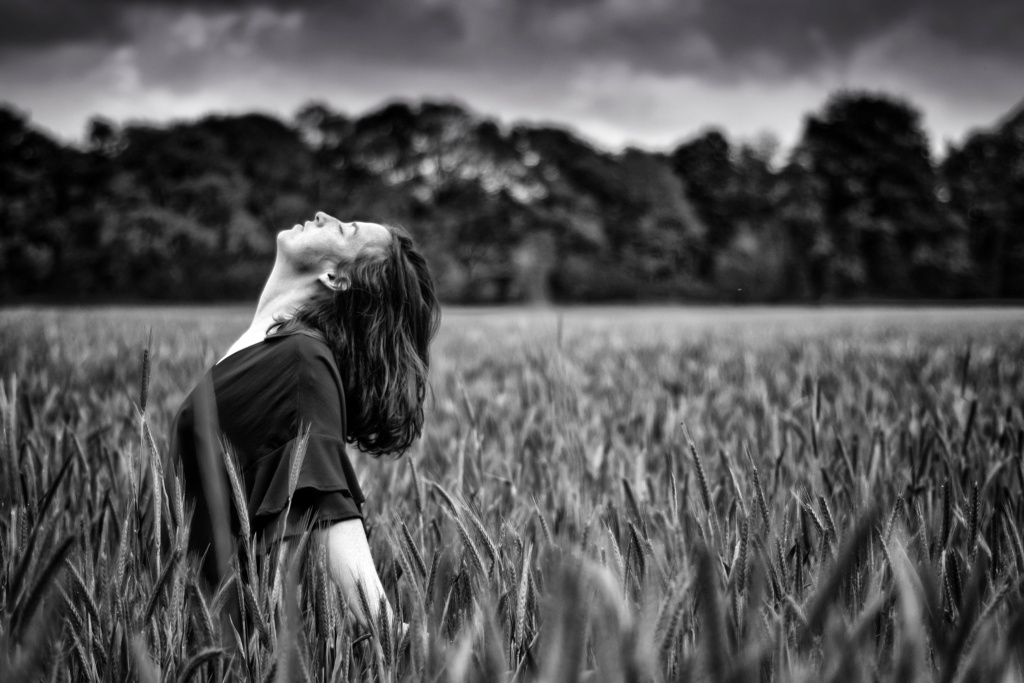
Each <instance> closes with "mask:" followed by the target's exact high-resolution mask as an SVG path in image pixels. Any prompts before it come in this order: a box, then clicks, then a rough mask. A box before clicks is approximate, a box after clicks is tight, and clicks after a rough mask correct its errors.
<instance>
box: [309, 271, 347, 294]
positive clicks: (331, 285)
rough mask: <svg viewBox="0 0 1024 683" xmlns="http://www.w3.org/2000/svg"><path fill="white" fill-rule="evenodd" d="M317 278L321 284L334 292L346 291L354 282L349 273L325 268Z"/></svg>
mask: <svg viewBox="0 0 1024 683" xmlns="http://www.w3.org/2000/svg"><path fill="white" fill-rule="evenodd" d="M317 280H319V281H320V284H322V285H323V286H324V287H327V289H330V290H331V291H333V292H338V291H342V292H344V291H345V290H346V289H348V288H349V286H350V285H351V284H352V281H351V279H350V278H349V276H348V274H347V273H345V272H342V271H340V270H339V271H337V272H335V271H333V270H325V271H324V272H322V273H320V277H318V278H317Z"/></svg>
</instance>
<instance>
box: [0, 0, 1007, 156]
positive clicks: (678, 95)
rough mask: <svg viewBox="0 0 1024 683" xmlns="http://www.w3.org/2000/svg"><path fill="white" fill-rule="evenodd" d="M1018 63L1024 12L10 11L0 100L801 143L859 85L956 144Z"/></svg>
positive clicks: (505, 0) (822, 6)
mask: <svg viewBox="0 0 1024 683" xmlns="http://www.w3.org/2000/svg"><path fill="white" fill-rule="evenodd" d="M1022 60H1024V1H1022V0H975V1H974V2H972V3H968V2H965V0H848V1H847V2H828V1H827V0H144V1H128V0H0V96H4V97H8V98H13V99H15V100H17V99H18V98H21V99H22V100H23V101H24V102H27V103H28V104H29V106H31V107H34V108H35V110H36V111H37V112H39V114H40V116H41V117H49V119H48V120H49V121H51V122H52V123H51V125H53V126H55V127H60V128H61V129H62V130H67V129H68V128H71V127H72V126H74V125H78V124H77V123H75V122H78V121H80V120H81V119H82V118H83V117H84V116H86V115H87V114H91V113H96V112H98V111H103V112H114V115H118V114H120V115H122V116H135V115H143V116H149V115H153V116H157V117H170V116H185V115H191V114H192V113H194V112H202V111H209V110H210V109H211V108H215V109H220V110H225V109H231V108H245V107H254V106H256V107H268V108H271V109H272V110H274V111H282V110H283V108H286V107H290V106H293V104H294V103H296V102H297V101H299V100H301V99H308V98H333V101H334V102H335V103H338V104H339V105H340V106H341V107H343V108H350V107H366V106H371V105H373V104H379V102H380V101H382V100H384V99H387V98H391V97H396V96H400V97H413V98H418V97H458V98H460V99H463V100H466V101H468V102H471V103H473V104H478V105H479V106H480V107H481V108H483V109H488V108H490V109H491V111H493V112H495V113H498V114H502V113H504V114H506V115H507V116H514V115H523V116H530V117H543V118H550V119H558V118H560V117H564V118H565V120H566V121H567V122H575V123H577V124H578V125H581V126H590V130H592V131H596V132H594V134H595V135H603V136H606V137H608V138H609V139H613V138H615V139H626V138H628V136H630V135H637V136H641V137H642V138H643V139H651V136H653V135H654V134H655V133H657V135H660V136H662V137H664V138H667V137H669V136H671V135H674V134H675V133H674V132H673V131H676V130H679V129H680V127H681V126H691V127H692V126H695V125H702V124H704V123H707V124H713V123H724V124H726V125H733V126H735V127H737V129H742V130H746V131H751V130H756V127H760V128H768V129H773V130H780V129H782V130H786V131H788V132H787V135H788V137H789V138H792V137H793V136H795V135H796V128H797V127H798V122H799V117H800V115H801V114H802V113H805V112H807V111H808V110H811V109H813V108H814V107H817V106H819V105H820V103H821V102H822V101H823V100H824V98H825V96H826V95H827V92H829V91H831V90H834V89H835V88H836V87H846V86H850V87H876V88H881V89H886V90H889V91H895V92H898V93H901V94H905V95H909V96H910V97H911V99H915V98H919V101H920V103H921V105H922V106H923V107H924V108H925V110H926V111H927V112H929V116H932V117H933V118H932V120H933V121H937V122H938V124H937V125H938V126H939V129H941V130H943V131H954V130H962V129H963V126H964V125H965V122H967V121H978V122H981V123H984V122H987V121H988V120H990V117H992V115H993V112H998V111H1000V110H1005V107H1006V106H1007V101H1009V102H1010V103H1012V102H1015V101H1017V100H1019V98H1020V96H1021V93H1022V91H1024V86H1022V79H1021V78H1019V75H1018V74H1017V67H1016V65H1017V64H1020V63H1024V61H1022ZM69 93H77V95H75V96H72V95H71V94H69ZM1007 93H1010V94H1009V95H1007ZM944 134H945V133H944Z"/></svg>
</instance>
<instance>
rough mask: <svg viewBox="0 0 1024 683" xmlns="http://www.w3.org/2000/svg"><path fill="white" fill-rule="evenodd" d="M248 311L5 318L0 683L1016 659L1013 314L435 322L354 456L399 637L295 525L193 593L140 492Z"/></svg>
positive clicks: (857, 673)
mask: <svg viewBox="0 0 1024 683" xmlns="http://www.w3.org/2000/svg"><path fill="white" fill-rule="evenodd" d="M249 315H251V314H250V313H248V312H247V311H245V310H243V309H237V308H216V309H185V308H163V309H160V308H156V309H142V308H134V309H133V308H92V309H67V310H55V309H33V308H25V309H10V310H6V311H0V381H2V391H0V424H2V434H0V437H2V438H0V680H3V681H18V680H45V681H123V680H139V681H189V680H195V681H200V680H213V681H232V680H242V681H247V680H252V681H296V680H310V681H333V680H341V681H347V680H377V681H504V680H508V681H512V680H514V681H534V680H536V681H550V682H559V683H560V682H562V681H577V680H588V681H609V682H612V681H677V680H678V681H689V680H709V681H757V682H763V681H899V682H900V683H909V682H911V681H933V680H934V681H979V682H984V681H1017V680H1024V591H1022V588H1024V583H1022V578H1024V547H1022V534H1024V501H1022V493H1024V414H1022V410H1024V369H1022V368H1024V365H1022V359H1024V335H1022V331H1024V326H1022V324H1021V321H1022V320H1024V316H1022V315H1021V312H1020V311H1018V310H1013V309H989V310H984V309H969V310H939V309H919V310H902V309H838V310H837V309H820V310H814V309H768V308H765V309H714V308H709V309H673V308H642V307H638V308H595V309H573V310H565V311H561V310H558V309H538V310H521V309H509V310H455V309H452V310H447V311H445V319H444V322H443V324H442V329H441V333H440V334H439V337H438V339H437V340H436V341H435V344H434V347H433V353H434V357H433V364H432V368H431V384H432V396H431V397H430V399H429V403H428V406H427V415H426V419H427V424H426V428H425V432H424V435H423V438H422V439H420V441H419V442H418V443H417V444H416V446H414V448H413V449H412V450H411V451H410V453H408V454H407V455H406V456H405V457H403V458H401V459H398V460H394V459H388V458H381V459H374V458H372V457H370V456H367V455H363V454H359V453H354V454H353V456H352V459H353V461H354V464H355V466H356V468H357V472H358V474H359V477H360V483H361V484H362V488H363V490H364V492H365V493H366V497H367V502H366V505H365V507H364V512H366V515H367V521H368V526H369V537H370V546H371V549H372V552H373V555H374V558H375V561H376V563H377V567H378V572H379V574H380V576H381V578H382V580H383V582H384V585H385V588H386V590H387V593H388V595H389V597H390V599H391V602H392V605H394V607H395V609H396V610H397V612H398V614H397V617H398V618H400V619H401V621H404V622H407V623H409V625H410V627H409V629H408V632H407V633H406V634H405V635H404V636H402V635H400V634H401V633H402V630H401V624H399V623H387V620H386V619H382V620H381V623H378V624H375V625H374V627H373V628H372V629H371V633H370V634H364V633H361V632H360V630H359V628H358V626H357V624H356V623H355V620H354V618H353V617H352V616H351V613H350V612H349V609H348V607H347V606H346V605H344V604H343V603H342V600H341V596H340V594H339V593H338V592H337V591H336V590H335V588H334V587H333V585H332V584H331V583H330V581H329V580H328V578H327V574H326V569H325V556H324V553H323V551H322V549H321V548H319V547H318V546H317V545H316V544H315V543H312V542H307V543H305V544H304V546H303V548H302V549H301V550H299V551H297V552H296V553H295V554H294V555H293V556H291V557H287V558H285V562H283V563H281V564H280V566H277V565H276V564H275V563H274V562H272V561H271V559H270V555H269V554H267V555H257V554H254V551H253V550H252V548H251V543H249V542H247V541H248V539H243V541H246V542H243V543H241V544H240V549H239V552H238V559H237V562H236V564H235V567H234V570H233V573H232V576H231V578H230V579H229V580H228V581H226V582H225V583H224V584H222V585H221V586H220V587H218V589H217V590H215V591H212V592H207V591H205V590H204V589H203V588H201V587H200V583H199V581H198V563H197V561H196V559H195V558H193V557H191V556H189V555H188V553H187V552H185V548H186V546H187V538H186V536H185V533H186V531H185V529H184V528H177V527H176V526H175V524H174V521H173V520H174V519H175V515H173V514H171V513H172V512H173V511H175V510H180V508H181V507H182V505H183V500H182V498H181V495H180V493H179V492H178V491H177V490H176V489H175V487H171V489H167V488H166V487H165V486H162V485H161V486H154V482H161V481H162V480H163V473H162V470H161V460H162V457H163V455H164V453H165V451H166V447H167V439H166V435H167V429H168V427H169V425H170V421H171V419H172V417H173V415H174V411H175V410H176V408H177V405H178V404H179V403H180V401H181V400H182V399H183V398H184V396H185V395H186V394H187V392H188V391H189V390H190V389H191V388H192V386H193V384H194V383H195V381H196V380H197V379H198V378H199V376H200V375H201V374H202V373H203V372H204V371H205V370H206V368H208V367H209V366H210V365H211V364H212V363H214V362H215V361H216V360H217V358H219V357H220V355H221V354H222V353H223V351H224V350H225V349H226V348H227V346H228V345H229V344H230V343H231V342H232V341H233V340H234V339H235V338H236V337H237V335H238V334H240V333H241V331H242V330H243V329H244V328H245V327H246V326H247V324H248V318H249ZM231 600H236V601H237V603H238V604H239V605H240V606H241V610H242V612H243V614H244V619H243V620H242V626H241V631H238V630H235V629H234V628H233V627H232V626H231V624H230V622H229V621H228V620H227V619H226V618H224V617H223V616H222V615H223V614H224V613H225V611H226V609H225V606H226V604H227V603H228V602H229V601H231ZM367 611H368V610H367ZM397 620H398V619H396V620H395V621H396V622H397ZM367 636H369V637H367Z"/></svg>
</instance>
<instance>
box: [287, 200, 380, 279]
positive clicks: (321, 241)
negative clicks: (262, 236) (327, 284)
mask: <svg viewBox="0 0 1024 683" xmlns="http://www.w3.org/2000/svg"><path fill="white" fill-rule="evenodd" d="M390 240H391V232H390V231H389V230H388V229H387V228H385V227H384V226H383V225H379V224H377V223H364V222H362V221H353V222H351V223H343V222H342V221H340V220H338V219H337V218H335V217H334V216H329V215H327V214H326V213H324V212H323V211H318V212H317V214H316V216H315V217H314V218H313V220H311V221H306V222H305V223H296V224H295V226H294V227H293V228H292V229H291V230H283V231H281V232H280V233H278V235H277V251H278V255H279V256H284V257H286V258H287V259H288V260H289V261H291V262H292V263H294V264H295V265H296V266H297V267H299V268H300V269H301V268H303V267H309V268H320V267H322V266H323V265H324V264H332V265H338V264H341V263H351V262H352V261H354V260H355V257H356V255H358V254H359V252H361V251H362V250H363V249H364V248H366V247H369V246H373V245H379V246H382V247H383V246H385V245H387V244H388V242H389V241H390Z"/></svg>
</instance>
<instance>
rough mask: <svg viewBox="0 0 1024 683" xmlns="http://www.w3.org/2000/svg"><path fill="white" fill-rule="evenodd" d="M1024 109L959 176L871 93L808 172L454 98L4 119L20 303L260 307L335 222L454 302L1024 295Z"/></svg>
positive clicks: (743, 153) (743, 151)
mask: <svg viewBox="0 0 1024 683" xmlns="http://www.w3.org/2000/svg"><path fill="white" fill-rule="evenodd" d="M1022 115H1024V114H1021V112H1017V114H1016V118H1014V117H1013V116H1010V117H1008V118H1007V119H1006V120H1005V121H1004V122H1002V123H1000V124H999V125H998V126H996V127H994V128H993V129H992V130H989V131H982V132H978V133H976V134H974V135H972V136H970V137H969V138H968V139H967V140H966V141H965V143H964V145H963V146H962V147H961V148H954V149H951V150H950V152H949V154H948V155H947V157H946V159H944V160H943V161H942V162H941V163H940V162H938V161H936V160H933V159H932V156H931V148H930V146H929V143H928V140H927V138H926V136H925V134H924V131H923V129H922V125H921V114H920V113H919V112H918V111H917V110H916V109H915V108H914V107H913V106H912V105H910V104H909V103H907V102H904V101H902V100H899V99H896V98H892V97H890V96H887V95H884V94H879V93H866V92H838V93H836V94H834V95H833V96H832V97H831V98H829V100H828V101H827V102H826V103H825V104H824V106H823V107H822V110H821V111H820V112H816V113H814V114H812V115H810V116H809V117H808V118H807V120H806V122H805V126H804V131H803V134H802V136H801V139H800V140H799V142H798V144H797V145H796V146H795V148H794V149H793V150H792V152H791V153H790V154H789V155H788V158H785V159H777V158H776V157H778V143H777V141H775V140H774V139H773V138H771V136H762V137H761V138H759V139H755V140H753V141H746V142H740V143H737V142H732V141H730V140H728V139H727V138H726V137H725V135H724V134H723V133H722V132H720V131H718V130H714V129H712V130H708V131H705V132H703V133H701V134H699V135H698V136H696V137H695V138H693V139H692V140H688V141H685V142H683V143H682V144H680V145H679V146H677V147H676V148H675V149H674V150H671V151H669V152H667V153H664V154H662V153H657V152H650V151H643V150H639V149H632V148H631V149H626V150H624V151H623V152H621V153H617V154H612V153H608V152H606V151H602V150H600V149H596V148H594V147H593V146H592V145H590V144H589V143H587V142H586V141H584V140H581V139H580V138H578V137H576V136H575V135H573V134H572V133H571V132H569V131H567V130H563V129H558V128H553V127H533V126H527V125H517V126H513V127H502V126H499V125H498V124H497V123H496V122H494V121H493V120H490V119H487V118H484V117H481V116H478V115H476V114H475V113H473V112H471V111H469V110H467V109H465V108H464V107H461V106H459V105H457V104H453V103H438V102H424V103H421V104H418V105H411V104H407V103H402V102H396V103H392V104H389V105H387V106H384V107H382V108H381V109H379V110H376V111H372V112H370V113H368V114H366V115H364V116H362V117H358V118H349V117H347V116H345V115H343V114H340V113H338V112H335V111H332V110H331V109H330V108H328V107H327V106H326V105H324V104H317V103H313V104H310V105H308V106H306V107H304V108H302V109H301V110H300V111H299V112H298V113H297V114H296V115H295V117H294V120H292V121H287V122H283V121H279V120H277V119H274V118H271V117H269V116H265V115H259V114H247V115H238V116H207V117H204V118H201V119H199V120H196V121H191V122H178V123H174V124H170V125H167V126H166V127H162V128H161V127H155V126H151V125H145V124H138V123H131V124H127V125H124V126H118V125H117V124H115V123H114V122H111V121H109V120H106V119H102V118H96V119H94V120H93V121H92V122H91V123H90V125H89V127H88V130H87V134H86V139H85V141H84V143H83V145H81V146H68V145H61V144H58V143H57V142H56V141H54V140H51V139H50V138H49V137H47V136H46V135H45V134H44V133H42V132H40V131H38V130H35V129H34V128H33V127H32V125H31V123H30V122H29V121H28V119H27V118H26V117H25V116H24V115H22V114H20V113H18V112H17V111H16V110H14V109H13V108H9V107H7V108H2V107H0V156H2V158H3V159H4V163H3V165H2V167H0V225H3V232H2V233H0V300H3V301H24V300H31V299H36V300H51V301H102V300H112V299H115V300H116V299H120V300H124V299H135V300H154V299H158V300H176V301H196V300H201V301H210V300H217V299H220V300H232V299H245V298H249V299H251V298H255V297H256V296H257V295H258V293H259V288H260V286H261V285H262V283H263V279H264V278H265V276H266V272H267V271H268V270H269V268H270V265H271V263H272V260H273V255H274V249H275V236H276V234H277V233H278V232H280V231H281V230H283V229H287V228H288V227H290V226H291V225H293V224H294V223H296V222H300V221H303V220H307V219H308V218H309V217H310V216H311V215H312V214H313V212H315V211H316V210H320V209H325V210H327V211H328V212H329V213H332V214H334V215H337V216H339V217H343V218H352V219H358V220H374V221H378V222H392V223H399V224H402V225H404V226H405V227H406V228H407V229H408V230H409V231H410V232H411V233H412V234H413V236H414V238H415V239H416V240H417V243H418V244H419V245H421V247H422V249H423V251H424V252H425V254H426V255H427V257H428V260H429V262H430V264H431V266H432V269H433V272H434V273H436V275H437V279H438V283H437V286H438V290H439V291H440V293H441V294H442V296H443V298H444V299H445V300H446V301H453V302H454V301H460V302H473V303H492V302H509V301H522V300H546V299H548V298H554V299H556V300H560V301H601V300H637V299H647V300H680V299H725V300H736V299H740V300H754V301H780V300H822V299H848V298H905V299H906V298H910V299H913V298H950V297H969V296H985V297H992V298H1000V297H1020V296H1022V292H1024V289H1022V287H1024V284H1022V283H1024V281H1022V280H1021V277H1020V276H1019V273H1021V272H1024V267H1021V264H1022V263H1024V261H1022V259H1024V256H1022V254H1024V251H1022V250H1024V247H1022V246H1021V244H1022V242H1021V239H1022V238H1021V236H1020V230H1019V227H1018V226H1019V225H1020V223H1021V204H1020V201H1021V200H1020V197H1021V196H1022V193H1021V191H1020V190H1021V178H1022V177H1024V176H1022V172H1021V169H1022V168H1024V149H1022V147H1021V140H1022V139H1024V138H1022V134H1021V126H1022V124H1021V116H1022ZM541 247H543V253H542V252H541ZM761 253H764V254H765V256H766V259H765V260H764V261H762V260H760V259H759V258H758V255H759V254H761ZM738 292H742V294H741V295H738V294H737V293H738Z"/></svg>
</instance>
